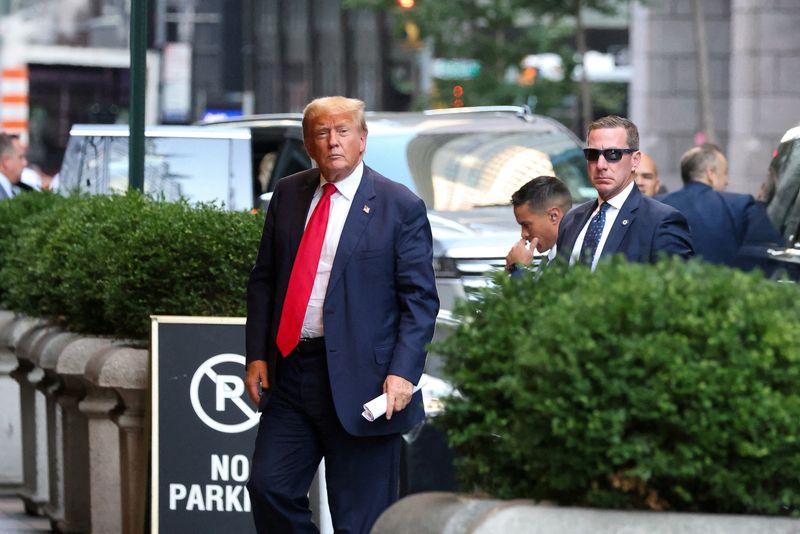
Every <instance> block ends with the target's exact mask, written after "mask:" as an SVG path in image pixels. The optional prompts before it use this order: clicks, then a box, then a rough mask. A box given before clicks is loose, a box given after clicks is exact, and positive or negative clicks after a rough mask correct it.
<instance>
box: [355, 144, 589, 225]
mask: <svg viewBox="0 0 800 534" xmlns="http://www.w3.org/2000/svg"><path fill="white" fill-rule="evenodd" d="M364 161H365V162H366V164H367V165H369V166H370V167H372V168H373V169H375V170H377V171H378V172H380V173H381V174H384V175H385V176H387V177H389V178H391V179H393V180H395V181H398V182H400V183H402V184H404V185H406V186H408V187H409V188H410V189H411V190H412V191H414V192H415V193H417V195H419V196H420V197H421V198H422V199H423V200H424V201H425V203H426V205H427V206H428V208H431V209H436V210H440V211H460V210H467V209H470V208H474V207H480V206H492V205H506V206H507V205H508V203H509V202H510V199H511V194H512V193H514V191H516V190H517V189H519V188H520V187H521V186H522V185H523V184H524V183H526V182H527V181H528V180H530V179H531V178H534V177H536V176H539V175H543V174H545V175H555V176H557V177H558V178H560V179H561V180H563V181H564V182H565V183H566V184H567V185H568V187H569V188H570V191H571V192H572V195H573V198H574V201H575V202H576V203H579V202H582V201H584V200H588V199H590V198H594V197H595V196H596V192H595V189H594V188H593V187H592V186H591V183H590V182H589V179H588V176H587V173H586V161H585V160H584V157H583V153H582V152H581V150H580V147H579V146H578V145H577V144H576V142H575V141H574V140H573V139H572V138H570V137H569V136H568V135H567V134H565V133H562V132H558V131H544V132H539V131H532V130H531V129H519V128H510V129H508V130H505V131H503V130H501V131H497V130H492V131H479V132H454V131H448V132H444V133H442V132H430V131H427V132H426V131H424V130H422V131H420V130H419V129H412V128H408V129H403V128H393V129H392V130H391V131H380V130H379V131H377V132H375V131H373V129H372V128H371V129H370V134H369V137H368V141H367V151H366V154H365V157H364Z"/></svg>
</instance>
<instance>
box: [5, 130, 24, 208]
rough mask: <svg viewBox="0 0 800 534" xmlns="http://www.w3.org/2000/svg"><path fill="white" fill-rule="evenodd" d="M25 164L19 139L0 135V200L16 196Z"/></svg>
mask: <svg viewBox="0 0 800 534" xmlns="http://www.w3.org/2000/svg"><path fill="white" fill-rule="evenodd" d="M27 164H28V160H27V159H26V158H25V147H24V146H22V143H21V142H20V140H19V137H17V136H16V135H9V134H6V133H0V200H3V199H6V198H11V197H13V196H15V195H16V194H17V191H18V190H19V183H20V178H21V177H22V170H23V169H24V168H25V166H26V165H27Z"/></svg>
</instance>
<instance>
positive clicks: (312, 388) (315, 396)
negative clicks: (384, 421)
mask: <svg viewBox="0 0 800 534" xmlns="http://www.w3.org/2000/svg"><path fill="white" fill-rule="evenodd" d="M276 374H277V384H276V385H275V386H274V387H273V388H272V392H271V396H270V398H269V399H268V400H267V401H266V405H265V406H264V407H263V409H262V414H261V422H260V424H259V428H258V436H257V437H256V444H255V450H254V452H253V461H252V464H251V473H250V480H249V481H248V483H247V488H248V490H249V492H250V500H251V503H252V508H253V516H254V519H255V523H256V530H257V531H258V532H259V534H291V533H302V534H306V533H317V532H319V530H318V529H317V526H316V525H314V524H313V523H312V521H311V511H310V510H309V501H308V496H307V495H308V490H309V487H310V486H311V482H312V480H313V478H314V474H315V473H316V471H317V467H318V465H319V462H320V460H321V459H322V457H325V471H326V480H327V488H328V503H329V506H330V509H331V517H332V519H333V525H334V529H335V531H336V532H337V534H338V533H348V534H349V533H353V534H362V533H363V534H368V533H369V531H370V529H371V528H372V525H373V523H375V521H376V520H377V519H378V516H380V514H381V513H382V512H383V511H384V510H385V509H386V508H388V507H389V506H390V505H391V504H392V503H393V502H395V501H396V500H397V497H398V488H399V470H400V439H401V437H400V435H399V434H392V435H389V436H378V437H356V436H351V435H350V434H348V433H347V432H346V431H345V430H344V428H343V427H342V425H341V423H339V418H338V417H337V416H336V411H335V408H334V405H333V398H332V396H331V389H330V383H329V379H328V369H327V363H326V357H325V352H324V349H323V350H322V352H319V353H304V354H301V353H299V352H298V351H294V352H293V353H292V354H290V355H289V357H288V358H281V361H280V362H279V363H278V369H277V373H276ZM365 400H369V399H365Z"/></svg>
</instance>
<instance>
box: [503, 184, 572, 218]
mask: <svg viewBox="0 0 800 534" xmlns="http://www.w3.org/2000/svg"><path fill="white" fill-rule="evenodd" d="M523 204H527V205H528V207H529V208H530V209H531V210H532V211H536V212H543V211H545V210H547V209H548V208H550V207H551V206H558V207H559V208H561V210H562V211H564V213H566V212H568V211H569V210H570V208H572V195H571V194H570V192H569V188H568V187H567V186H566V184H565V183H564V182H562V181H561V180H559V179H558V178H556V177H555V176H537V177H536V178H534V179H533V180H531V181H529V182H528V183H526V184H525V185H523V186H522V187H520V188H519V189H518V190H517V191H516V192H514V194H513V195H511V205H512V206H514V207H515V208H516V207H519V206H522V205H523Z"/></svg>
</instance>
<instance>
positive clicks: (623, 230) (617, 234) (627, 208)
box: [600, 186, 642, 258]
mask: <svg viewBox="0 0 800 534" xmlns="http://www.w3.org/2000/svg"><path fill="white" fill-rule="evenodd" d="M641 201H642V194H641V193H640V192H639V189H638V188H637V187H636V186H634V187H633V189H632V190H631V193H630V194H629V195H628V198H627V199H625V203H624V204H622V208H620V210H619V213H618V214H617V218H616V219H615V220H614V226H613V227H612V228H611V232H609V234H608V239H606V243H605V245H603V250H602V252H601V253H600V257H601V258H603V257H605V256H608V255H610V254H615V253H617V252H619V248H620V245H622V240H623V239H625V234H627V233H628V229H629V228H630V227H631V226H632V225H633V221H634V220H635V219H636V210H638V209H639V203H640V202H641Z"/></svg>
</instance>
